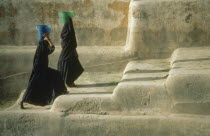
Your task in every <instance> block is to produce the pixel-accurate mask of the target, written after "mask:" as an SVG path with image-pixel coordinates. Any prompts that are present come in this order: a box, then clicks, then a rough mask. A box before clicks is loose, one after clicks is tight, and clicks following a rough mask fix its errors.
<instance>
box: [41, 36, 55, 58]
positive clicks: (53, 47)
mask: <svg viewBox="0 0 210 136" xmlns="http://www.w3.org/2000/svg"><path fill="white" fill-rule="evenodd" d="M43 36H44V40H46V41H47V42H48V54H51V53H52V52H53V51H54V50H55V46H54V45H53V43H52V41H51V39H50V38H49V36H48V35H47V34H43Z"/></svg>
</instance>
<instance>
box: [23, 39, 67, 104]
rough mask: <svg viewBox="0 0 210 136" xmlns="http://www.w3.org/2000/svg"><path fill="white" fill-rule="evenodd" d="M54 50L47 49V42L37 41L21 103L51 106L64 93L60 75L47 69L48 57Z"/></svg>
mask: <svg viewBox="0 0 210 136" xmlns="http://www.w3.org/2000/svg"><path fill="white" fill-rule="evenodd" d="M54 49H55V47H54V46H51V47H49V44H48V42H47V41H45V40H41V41H39V46H38V47H37V49H36V53H35V56H34V61H33V70H32V73H31V76H30V79H29V84H28V88H27V90H26V92H25V93H24V96H23V102H28V103H31V104H35V105H41V106H44V105H48V104H51V103H52V102H53V101H54V99H55V98H56V97H57V96H59V95H61V94H65V93H66V91H67V89H66V87H65V84H64V81H63V79H62V77H61V75H60V73H59V72H58V71H57V70H54V69H52V68H49V67H48V55H49V54H51V53H52V52H53V51H54Z"/></svg>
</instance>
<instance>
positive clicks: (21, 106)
mask: <svg viewBox="0 0 210 136" xmlns="http://www.w3.org/2000/svg"><path fill="white" fill-rule="evenodd" d="M19 105H20V108H21V109H25V108H24V106H23V101H21V102H20V103H19Z"/></svg>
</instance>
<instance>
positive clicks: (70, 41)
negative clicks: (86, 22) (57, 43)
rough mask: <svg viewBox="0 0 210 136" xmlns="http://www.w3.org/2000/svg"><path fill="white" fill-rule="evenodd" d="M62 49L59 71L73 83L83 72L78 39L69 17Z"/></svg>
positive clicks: (64, 27) (68, 83)
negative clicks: (77, 49) (79, 57)
mask: <svg viewBox="0 0 210 136" xmlns="http://www.w3.org/2000/svg"><path fill="white" fill-rule="evenodd" d="M61 39H62V41H61V47H62V51H61V54H60V57H59V61H58V71H59V72H60V73H61V75H62V77H63V80H64V81H65V83H66V84H67V85H71V84H72V83H74V81H75V80H76V79H77V78H78V77H79V76H80V75H81V74H82V73H83V71H84V69H83V67H82V65H81V64H80V62H79V59H78V54H77V51H76V48H77V41H76V36H75V31H74V27H73V23H72V19H71V18H69V20H68V22H67V23H65V25H64V26H63V29H62V32H61Z"/></svg>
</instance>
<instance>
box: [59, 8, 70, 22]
mask: <svg viewBox="0 0 210 136" xmlns="http://www.w3.org/2000/svg"><path fill="white" fill-rule="evenodd" d="M59 16H60V19H61V23H62V24H65V23H66V22H67V21H68V18H69V17H71V18H73V17H74V12H73V11H69V12H59Z"/></svg>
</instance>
